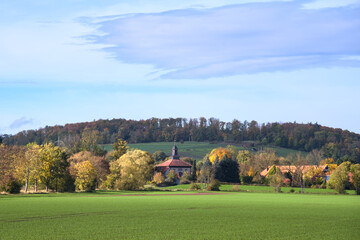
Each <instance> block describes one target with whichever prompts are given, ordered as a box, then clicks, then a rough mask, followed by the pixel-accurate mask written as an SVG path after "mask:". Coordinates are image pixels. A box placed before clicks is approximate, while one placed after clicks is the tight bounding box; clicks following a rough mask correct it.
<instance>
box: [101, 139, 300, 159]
mask: <svg viewBox="0 0 360 240" xmlns="http://www.w3.org/2000/svg"><path fill="white" fill-rule="evenodd" d="M227 145H229V144H228V143H209V142H184V143H176V146H177V147H178V149H179V154H180V155H181V157H191V158H193V159H195V160H202V159H203V158H204V156H205V155H206V154H207V153H210V152H211V150H213V149H214V148H218V147H223V148H225V147H226V146H227ZM128 146H129V147H130V148H135V149H140V150H143V151H147V152H150V153H154V152H156V151H163V152H165V153H166V154H167V155H168V156H170V155H171V149H172V147H173V146H174V143H173V142H152V143H136V144H128ZM234 146H235V147H236V149H237V151H239V150H250V151H251V149H249V148H246V147H243V146H241V145H234ZM101 147H102V148H103V149H105V150H106V151H111V150H112V149H113V148H112V145H111V144H104V145H101ZM264 149H272V150H274V151H275V153H276V155H278V156H281V157H286V156H288V155H289V154H296V153H298V152H300V153H301V154H303V155H305V154H306V153H305V152H301V151H297V150H292V149H288V148H281V147H274V146H267V147H264Z"/></svg>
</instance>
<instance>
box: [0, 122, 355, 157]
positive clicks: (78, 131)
mask: <svg viewBox="0 0 360 240" xmlns="http://www.w3.org/2000/svg"><path fill="white" fill-rule="evenodd" d="M86 139H91V140H94V139H96V143H95V142H94V143H91V142H90V143H89V141H86ZM117 139H123V140H125V141H127V142H129V143H144V142H170V141H178V142H180V141H199V142H200V141H209V142H228V143H244V142H247V141H252V142H253V143H255V144H261V145H274V146H280V147H285V148H291V149H295V150H301V151H307V152H310V151H312V150H314V149H319V150H322V151H323V153H324V156H325V157H331V158H333V159H335V160H336V161H339V162H343V161H351V162H354V163H355V162H357V163H360V135H359V134H356V133H353V132H350V131H347V130H342V129H339V128H330V127H325V126H321V125H319V124H317V123H307V124H300V123H296V122H294V123H278V122H275V123H266V124H259V123H258V122H256V121H251V122H248V121H244V122H241V121H239V120H237V119H234V120H233V121H232V122H224V121H220V120H219V119H217V118H209V119H206V118H204V117H200V118H190V119H186V118H163V119H160V118H151V119H147V120H138V121H137V120H126V119H112V120H97V121H93V122H83V123H74V124H66V125H64V126H52V127H50V126H46V127H44V128H40V129H38V130H27V131H22V132H19V133H17V134H15V135H1V136H0V143H1V142H2V143H3V144H7V145H26V144H28V143H31V142H36V143H37V144H44V143H50V142H52V143H54V144H57V145H64V146H66V147H72V148H78V149H83V150H84V149H88V147H89V146H90V148H91V147H93V145H94V144H113V143H114V142H115V141H116V140H117ZM86 144H87V145H89V146H87V145H86ZM74 151H76V149H75V150H74Z"/></svg>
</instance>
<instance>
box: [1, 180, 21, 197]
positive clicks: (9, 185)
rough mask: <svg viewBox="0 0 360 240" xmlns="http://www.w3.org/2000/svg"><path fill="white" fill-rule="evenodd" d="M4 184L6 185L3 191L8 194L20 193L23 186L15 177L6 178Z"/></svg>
mask: <svg viewBox="0 0 360 240" xmlns="http://www.w3.org/2000/svg"><path fill="white" fill-rule="evenodd" d="M4 183H5V184H4V185H3V186H1V190H3V191H5V192H7V193H20V190H21V187H22V184H21V182H20V181H19V180H18V179H16V178H14V177H13V176H5V178H4Z"/></svg>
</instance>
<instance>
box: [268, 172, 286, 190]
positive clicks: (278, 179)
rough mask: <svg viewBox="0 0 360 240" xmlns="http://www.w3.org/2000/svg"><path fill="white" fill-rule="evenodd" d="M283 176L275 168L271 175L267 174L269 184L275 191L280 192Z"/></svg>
mask: <svg viewBox="0 0 360 240" xmlns="http://www.w3.org/2000/svg"><path fill="white" fill-rule="evenodd" d="M283 180H284V176H283V175H282V174H281V171H280V169H279V170H276V171H275V172H274V173H273V174H272V175H270V176H269V181H270V186H272V187H273V188H274V190H275V192H280V191H281V189H280V187H281V184H282V183H283Z"/></svg>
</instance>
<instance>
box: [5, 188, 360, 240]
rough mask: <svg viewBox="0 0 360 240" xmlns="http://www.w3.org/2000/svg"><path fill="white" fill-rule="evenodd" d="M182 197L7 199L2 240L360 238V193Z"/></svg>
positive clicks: (112, 194) (80, 195) (126, 195)
mask: <svg viewBox="0 0 360 240" xmlns="http://www.w3.org/2000/svg"><path fill="white" fill-rule="evenodd" d="M138 193H141V195H139V194H138ZM144 193H146V194H144ZM177 193H179V192H171V193H166V192H132V195H131V196H129V192H98V193H72V194H37V195H19V196H0V234H1V235H0V236H1V237H0V238H1V239H359V236H360V227H359V222H360V199H359V197H358V196H353V195H319V194H285V193H283V194H275V193H225V194H221V195H176V194H177ZM180 193H181V192H180Z"/></svg>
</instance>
